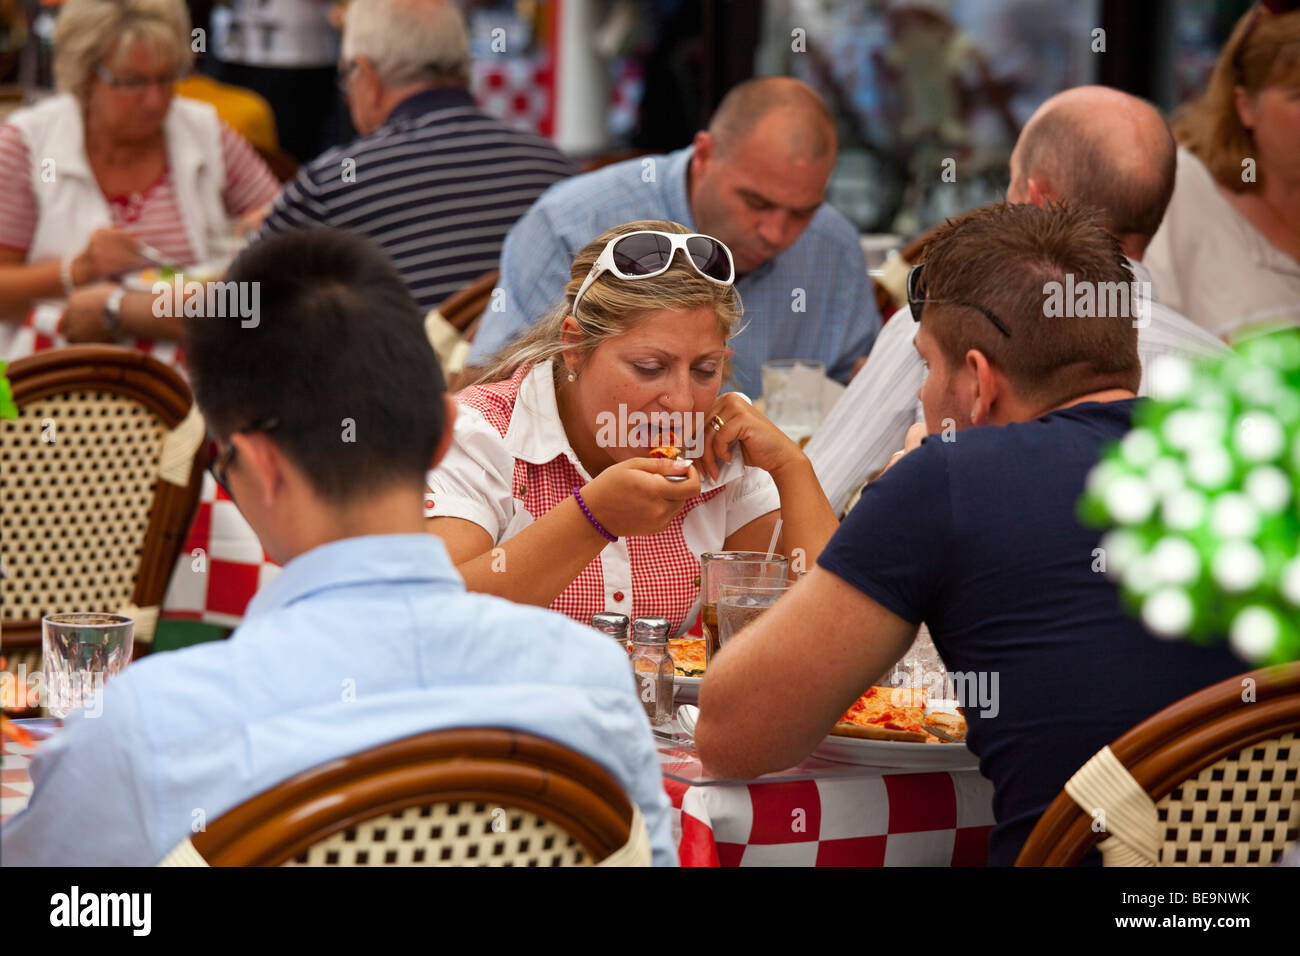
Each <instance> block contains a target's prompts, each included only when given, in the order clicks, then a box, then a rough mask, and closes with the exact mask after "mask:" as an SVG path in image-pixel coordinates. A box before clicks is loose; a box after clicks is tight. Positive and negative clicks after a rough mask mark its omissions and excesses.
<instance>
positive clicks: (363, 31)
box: [263, 0, 577, 310]
mask: <svg viewBox="0 0 1300 956" xmlns="http://www.w3.org/2000/svg"><path fill="white" fill-rule="evenodd" d="M469 65H470V61H469V37H468V35H467V34H466V32H465V22H464V20H463V19H462V18H461V15H460V11H459V10H457V9H456V6H455V4H453V3H451V2H450V0H352V2H351V3H349V4H348V8H347V13H346V20H345V22H344V28H343V67H342V70H341V76H342V82H344V83H345V84H346V88H347V98H348V105H349V107H350V108H351V110H352V118H353V122H354V123H355V124H356V127H357V130H358V131H359V132H360V133H361V138H360V139H358V140H356V141H355V142H352V143H349V144H347V145H345V146H341V147H339V148H338V149H333V150H330V151H329V152H327V153H325V154H323V155H322V156H320V157H318V158H317V159H315V160H314V161H313V162H311V163H309V164H308V165H307V166H305V167H304V168H303V169H301V170H300V171H299V173H298V176H297V177H296V178H295V179H294V180H293V181H291V182H290V183H289V184H288V185H287V186H286V187H285V189H284V192H283V193H282V194H281V195H280V198H279V199H278V200H276V203H275V205H274V207H273V208H272V210H271V213H270V215H269V216H268V217H267V219H266V222H265V224H264V227H263V228H264V232H266V233H270V232H276V231H279V230H281V229H292V228H296V227H298V226H306V225H327V226H333V227H335V228H338V229H347V230H349V231H351V232H356V233H359V234H361V235H365V236H369V237H371V238H372V239H374V240H375V241H376V242H378V243H379V244H380V245H381V246H382V247H383V248H384V250H385V251H386V252H387V253H388V254H389V256H390V257H392V260H393V262H394V263H395V264H396V265H397V271H398V272H400V273H401V274H402V278H404V279H405V280H406V284H407V286H408V287H409V288H410V290H411V294H412V295H413V296H414V297H415V300H416V301H417V302H419V303H420V306H421V307H422V308H424V309H426V310H427V309H432V308H434V307H435V306H437V305H438V304H439V303H440V302H441V301H442V300H443V299H445V298H446V297H447V296H449V295H451V294H452V293H453V292H455V291H456V290H457V289H459V288H461V286H463V285H465V284H466V283H468V282H471V281H472V280H474V279H477V278H478V277H479V276H481V275H482V274H483V273H485V272H490V271H492V270H493V269H495V268H496V267H497V261H498V259H499V258H500V256H501V246H502V243H503V242H504V240H505V236H506V232H507V231H508V230H509V229H510V227H511V226H512V225H514V222H515V220H516V219H518V218H519V216H520V215H522V214H523V212H524V210H526V209H527V208H528V207H529V205H530V204H531V203H532V202H533V200H535V199H536V198H537V197H538V196H540V195H541V194H542V192H543V190H545V189H546V188H547V187H548V186H550V185H551V184H552V183H554V182H556V181H557V180H560V179H563V178H564V177H566V176H569V175H571V174H573V173H574V172H576V171H577V167H575V166H574V165H573V164H572V163H571V162H570V161H569V160H568V159H567V158H565V156H564V155H563V154H562V153H561V152H560V151H559V150H557V149H556V148H555V147H554V146H553V145H551V143H549V142H547V141H546V140H544V139H542V138H541V137H538V136H535V135H533V134H531V133H524V132H520V131H518V130H515V129H512V128H511V127H509V126H507V125H506V124H504V123H502V122H501V121H499V120H497V119H494V118H493V117H491V116H489V115H487V114H486V113H484V112H483V111H482V110H480V109H479V108H478V107H477V106H475V105H474V100H473V98H472V97H471V96H470V94H469V91H468V90H467V89H466V84H467V83H468V82H469Z"/></svg>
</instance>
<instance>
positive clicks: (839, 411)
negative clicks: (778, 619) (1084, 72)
mask: <svg viewBox="0 0 1300 956" xmlns="http://www.w3.org/2000/svg"><path fill="white" fill-rule="evenodd" d="M1174 157H1175V152H1174V141H1173V137H1172V136H1170V134H1169V128H1168V127H1167V126H1166V125H1165V121H1164V119H1162V118H1161V116H1160V114H1159V113H1158V112H1156V110H1155V109H1154V108H1153V107H1152V106H1151V105H1150V104H1148V103H1146V102H1144V101H1142V100H1140V99H1138V98H1137V97H1134V96H1129V95H1128V94H1127V93H1121V92H1120V91H1119V90H1112V89H1109V88H1107V87H1104V86H1080V87H1076V88H1074V89H1071V90H1066V91H1065V92H1063V93H1058V94H1057V95H1055V96H1053V97H1051V98H1050V99H1048V100H1046V101H1045V102H1044V103H1043V104H1042V105H1041V106H1040V107H1039V108H1038V109H1037V110H1036V111H1035V112H1034V114H1033V115H1032V116H1031V117H1030V118H1029V121H1028V122H1027V123H1026V124H1025V128H1024V129H1023V130H1021V132H1020V138H1019V139H1018V140H1017V141H1016V146H1015V149H1013V150H1012V153H1011V183H1010V185H1009V186H1008V187H1007V201H1008V202H1013V203H1033V204H1034V205H1038V206H1041V205H1045V204H1046V203H1049V202H1053V201H1058V202H1059V201H1068V202H1072V203H1075V204H1077V205H1086V206H1090V207H1092V209H1093V211H1094V213H1095V214H1096V217H1097V219H1098V222H1099V224H1100V225H1101V226H1103V227H1104V228H1105V229H1106V230H1108V231H1109V232H1110V233H1111V234H1112V235H1114V236H1115V238H1117V239H1118V240H1119V242H1120V245H1121V246H1122V247H1123V249H1124V254H1125V255H1126V256H1127V257H1128V260H1129V266H1130V268H1131V269H1132V271H1133V276H1134V279H1135V280H1136V281H1137V282H1139V283H1147V286H1146V289H1147V290H1148V291H1149V292H1150V294H1151V296H1152V302H1151V309H1150V315H1149V316H1147V317H1143V318H1141V319H1138V320H1135V321H1136V323H1137V324H1138V357H1139V358H1140V359H1141V362H1142V368H1143V376H1142V385H1141V388H1140V389H1139V394H1140V395H1145V394H1146V389H1147V377H1146V374H1145V373H1146V370H1147V369H1148V368H1149V367H1150V365H1151V363H1152V362H1153V361H1154V360H1155V359H1156V358H1157V357H1158V356H1160V355H1166V354H1171V353H1172V354H1182V355H1192V356H1201V355H1205V356H1208V355H1216V354H1220V353H1222V352H1224V351H1226V349H1227V347H1226V346H1225V345H1224V344H1223V343H1222V342H1221V341H1219V340H1218V339H1217V338H1215V337H1214V336H1213V335H1211V334H1210V333H1208V332H1206V331H1204V330H1203V329H1201V328H1200V327H1199V326H1197V325H1195V324H1194V323H1192V322H1191V321H1189V320H1188V319H1186V318H1184V317H1183V316H1181V315H1179V314H1178V313H1176V312H1174V311H1173V310H1172V309H1169V308H1167V307H1166V306H1163V305H1161V304H1160V301H1159V292H1160V290H1159V289H1156V288H1155V287H1154V285H1153V284H1151V275H1150V273H1149V272H1147V270H1146V268H1145V267H1144V266H1143V265H1142V261H1141V260H1142V256H1143V254H1144V253H1145V252H1146V248H1147V244H1148V243H1149V242H1150V241H1151V237H1152V236H1153V235H1154V234H1155V231H1156V230H1157V229H1158V228H1159V227H1160V220H1161V219H1162V218H1163V217H1164V214H1165V207H1166V206H1167V205H1168V204H1169V197H1170V195H1171V194H1172V193H1173V189H1174V168H1175V159H1174ZM908 315H909V313H908V311H907V310H906V309H903V310H900V311H899V312H898V313H897V314H895V315H894V316H892V317H891V321H890V322H889V323H888V324H887V325H886V326H885V328H884V330H883V331H882V332H881V333H880V336H879V338H878V340H877V342H876V346H875V348H874V349H873V350H872V353H871V357H870V358H869V359H868V360H867V364H866V366H865V367H864V368H863V369H862V372H861V373H860V374H859V375H858V376H857V377H856V378H855V379H854V381H853V384H852V386H851V387H850V388H849V390H848V391H847V392H845V393H844V394H843V395H842V396H840V400H839V401H838V402H837V403H836V405H835V408H834V409H832V410H831V413H830V415H828V416H827V418H826V421H824V422H823V423H822V425H821V427H820V428H819V429H818V430H817V433H816V434H815V435H813V437H812V440H811V441H809V442H808V447H807V448H806V449H805V452H806V454H807V455H808V458H809V459H810V460H811V461H812V463H813V468H814V469H815V470H816V472H817V477H818V479H820V481H821V483H822V488H823V489H824V490H825V492H826V497H827V499H829V501H830V502H831V505H832V507H834V508H835V510H836V511H837V512H838V513H843V512H844V511H846V510H847V509H848V507H849V506H850V505H851V504H852V502H853V500H854V496H855V494H856V492H857V491H858V490H860V489H861V488H862V486H863V484H864V483H865V482H866V481H867V480H868V479H869V478H871V477H872V476H874V475H876V474H878V473H879V472H880V471H881V470H882V469H883V468H885V467H887V466H888V465H889V464H890V463H892V461H894V460H896V458H897V457H898V455H899V453H900V449H903V448H904V443H905V440H907V446H908V447H914V446H915V445H916V444H917V443H919V441H920V438H921V436H922V435H923V434H924V429H923V428H920V429H918V431H919V433H914V434H912V435H911V436H910V437H909V436H908V435H907V433H908V428H909V427H910V426H912V425H913V424H914V423H916V422H918V421H919V420H920V416H919V407H920V403H919V401H918V400H917V391H918V389H920V387H921V383H922V382H923V381H924V380H925V375H926V369H925V363H924V362H923V361H922V360H921V357H920V356H919V355H918V354H917V351H916V348H915V347H914V345H913V339H914V338H915V337H916V329H917V326H916V323H915V322H912V321H910V320H909V319H908ZM1054 321H1064V320H1054ZM1144 323H1145V324H1144Z"/></svg>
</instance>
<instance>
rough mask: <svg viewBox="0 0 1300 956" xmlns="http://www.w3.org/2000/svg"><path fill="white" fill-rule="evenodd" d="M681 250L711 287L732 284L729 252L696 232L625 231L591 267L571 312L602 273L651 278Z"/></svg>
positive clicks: (734, 277) (663, 270)
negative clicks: (711, 284)
mask: <svg viewBox="0 0 1300 956" xmlns="http://www.w3.org/2000/svg"><path fill="white" fill-rule="evenodd" d="M678 249H681V250H682V251H684V252H685V253H686V261H687V262H689V263H690V264H691V266H692V267H694V269H695V271H696V272H698V273H699V274H700V275H702V276H704V278H706V279H708V280H709V281H710V282H712V283H714V284H715V285H722V286H729V285H731V284H732V283H734V282H735V281H736V264H735V262H733V261H732V258H731V250H730V249H728V248H727V247H726V246H725V245H724V244H723V243H722V242H721V241H719V240H717V239H714V238H713V237H712V236H703V235H700V234H699V233H691V234H688V235H683V234H680V233H671V232H654V231H651V230H645V231H643V232H629V233H627V234H626V235H622V236H618V237H617V238H615V239H611V240H610V241H609V243H608V244H607V245H606V246H605V248H604V249H602V250H601V251H600V255H599V256H598V257H597V258H596V261H595V263H593V264H592V267H591V271H590V272H588V273H587V278H586V279H584V280H583V283H582V287H581V288H580V289H578V294H577V295H576V296H574V297H573V312H574V314H575V315H576V314H577V312H578V303H579V302H580V301H581V300H582V297H583V295H584V294H585V293H586V291H587V290H588V289H590V288H591V284H592V283H593V282H595V281H596V280H597V279H599V278H600V277H601V276H602V275H604V274H605V273H606V272H612V273H614V275H616V276H618V277H619V278H620V279H653V278H654V277H655V276H661V275H663V274H664V273H665V272H667V271H668V268H669V267H670V266H671V265H672V264H673V256H675V255H676V254H677V250H678Z"/></svg>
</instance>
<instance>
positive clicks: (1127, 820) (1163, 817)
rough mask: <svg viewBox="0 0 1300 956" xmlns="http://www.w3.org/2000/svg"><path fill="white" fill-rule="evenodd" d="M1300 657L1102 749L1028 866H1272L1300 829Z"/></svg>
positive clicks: (1177, 707) (1047, 819) (1054, 806)
mask: <svg viewBox="0 0 1300 956" xmlns="http://www.w3.org/2000/svg"><path fill="white" fill-rule="evenodd" d="M1298 777H1300V663H1293V664H1286V665H1282V666H1279V667H1271V668H1265V669H1263V670H1257V671H1251V672H1250V673H1248V674H1243V675H1241V676H1240V677H1234V678H1231V679H1229V680H1226V681H1223V682H1222V683H1219V684H1215V685H1214V686H1213V687H1207V688H1206V689H1205V690H1202V691H1199V692H1197V693H1195V694H1192V695H1191V696H1190V697H1186V698H1184V699H1183V700H1180V701H1178V702H1177V703H1175V704H1172V705H1170V706H1169V707H1166V708H1165V709H1164V710H1162V711H1160V712H1159V713H1158V714H1156V715H1154V716H1153V717H1150V718H1148V719H1147V720H1144V721H1143V722H1142V723H1140V724H1138V725H1137V726H1136V727H1134V728H1133V729H1132V730H1130V731H1129V732H1128V733H1126V734H1125V735H1124V736H1122V737H1120V738H1119V739H1118V740H1116V741H1115V742H1114V743H1112V744H1111V745H1110V746H1108V747H1104V748H1102V750H1101V751H1099V752H1098V753H1097V754H1096V755H1095V756H1094V757H1092V759H1091V760H1089V761H1088V762H1087V763H1086V764H1084V766H1083V768H1082V769H1080V770H1079V772H1078V773H1076V774H1075V775H1074V776H1073V777H1071V778H1070V779H1069V780H1068V781H1067V782H1066V784H1065V790H1064V792H1062V793H1061V794H1060V795H1059V796H1057V798H1056V799H1055V800H1053V801H1052V803H1051V804H1050V805H1049V806H1048V808H1047V810H1046V812H1044V813H1043V815H1042V817H1041V818H1040V819H1039V821H1038V825H1037V826H1035V827H1034V830H1033V832H1032V833H1030V835H1029V839H1028V840H1027V841H1025V846H1024V848H1023V849H1022V850H1021V852H1020V857H1019V859H1017V860H1016V865H1017V866H1077V865H1078V864H1079V862H1080V861H1081V860H1082V859H1083V857H1084V855H1085V854H1086V853H1087V852H1088V851H1089V850H1090V849H1091V848H1092V847H1093V846H1094V845H1096V846H1097V847H1098V849H1100V850H1101V854H1102V859H1103V862H1104V864H1105V865H1106V866H1267V865H1270V864H1273V863H1276V862H1277V861H1278V860H1280V859H1281V858H1282V855H1283V853H1284V852H1285V850H1286V848H1287V847H1288V846H1294V845H1295V843H1296V841H1297V838H1298V837H1300V779H1297V778H1298Z"/></svg>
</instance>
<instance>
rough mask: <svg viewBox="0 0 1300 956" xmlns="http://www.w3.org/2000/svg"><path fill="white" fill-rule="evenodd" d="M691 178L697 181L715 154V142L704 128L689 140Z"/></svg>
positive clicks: (707, 168) (706, 169) (706, 170)
mask: <svg viewBox="0 0 1300 956" xmlns="http://www.w3.org/2000/svg"><path fill="white" fill-rule="evenodd" d="M691 146H693V147H694V148H693V149H692V150H691V179H692V181H698V180H699V178H700V177H701V176H703V175H704V174H705V173H706V172H708V170H709V164H710V163H712V162H713V160H714V158H715V157H716V155H717V144H716V143H715V142H714V141H713V135H712V134H711V133H710V132H709V131H708V130H706V129H702V130H700V131H699V132H698V133H696V134H695V138H694V139H693V140H691Z"/></svg>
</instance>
